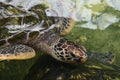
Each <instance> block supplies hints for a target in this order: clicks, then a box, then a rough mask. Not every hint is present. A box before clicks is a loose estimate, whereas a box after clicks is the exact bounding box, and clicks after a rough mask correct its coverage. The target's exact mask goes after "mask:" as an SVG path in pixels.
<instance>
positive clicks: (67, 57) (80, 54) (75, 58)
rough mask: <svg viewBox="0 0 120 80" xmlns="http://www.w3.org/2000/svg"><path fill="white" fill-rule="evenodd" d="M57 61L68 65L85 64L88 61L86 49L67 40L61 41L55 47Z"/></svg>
mask: <svg viewBox="0 0 120 80" xmlns="http://www.w3.org/2000/svg"><path fill="white" fill-rule="evenodd" d="M54 50H55V56H53V57H55V58H56V59H58V60H60V61H63V62H67V63H83V62H85V61H86V60H87V54H86V49H85V48H84V47H83V46H81V45H79V44H76V43H74V42H73V41H69V40H66V39H60V40H59V43H58V44H56V45H55V47H54Z"/></svg>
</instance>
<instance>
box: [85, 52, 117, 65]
mask: <svg viewBox="0 0 120 80" xmlns="http://www.w3.org/2000/svg"><path fill="white" fill-rule="evenodd" d="M87 55H88V59H92V60H93V59H95V60H97V61H100V62H103V63H108V64H112V63H113V62H114V60H115V54H113V53H112V52H108V53H104V54H101V53H100V54H99V53H91V52H88V53H87Z"/></svg>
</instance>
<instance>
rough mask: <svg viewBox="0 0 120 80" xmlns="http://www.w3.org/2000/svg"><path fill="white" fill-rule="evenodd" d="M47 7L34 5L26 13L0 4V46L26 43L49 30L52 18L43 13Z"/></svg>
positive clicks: (52, 21)
mask: <svg viewBox="0 0 120 80" xmlns="http://www.w3.org/2000/svg"><path fill="white" fill-rule="evenodd" d="M46 8H47V7H46V6H45V5H43V4H40V5H36V6H34V7H32V8H30V9H29V10H28V11H25V10H21V9H20V8H19V7H15V6H12V5H9V4H5V3H2V2H0V22H1V23H0V46H3V45H5V44H8V43H19V42H22V43H23V42H24V43H25V42H28V41H29V40H33V39H35V37H37V36H39V34H40V33H42V32H44V31H45V30H47V29H48V30H49V28H50V26H51V25H53V24H54V23H55V21H54V17H48V16H47V15H46V13H45V11H44V10H45V9H46Z"/></svg>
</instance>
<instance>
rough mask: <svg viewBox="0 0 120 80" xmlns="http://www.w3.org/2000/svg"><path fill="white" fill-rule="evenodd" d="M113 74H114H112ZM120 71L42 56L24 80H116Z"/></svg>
mask: <svg viewBox="0 0 120 80" xmlns="http://www.w3.org/2000/svg"><path fill="white" fill-rule="evenodd" d="M111 72H112V73H111ZM118 78H119V79H120V73H119V71H116V70H113V69H107V68H106V69H104V68H103V69H101V68H95V67H92V68H91V67H88V66H86V63H84V64H68V63H62V62H59V61H56V60H55V59H53V58H51V57H50V56H49V55H42V56H41V57H40V58H39V59H38V60H37V62H36V63H35V64H34V65H33V66H32V67H31V69H30V70H29V73H28V74H27V75H26V77H25V79H24V80H113V79H114V80H115V79H118Z"/></svg>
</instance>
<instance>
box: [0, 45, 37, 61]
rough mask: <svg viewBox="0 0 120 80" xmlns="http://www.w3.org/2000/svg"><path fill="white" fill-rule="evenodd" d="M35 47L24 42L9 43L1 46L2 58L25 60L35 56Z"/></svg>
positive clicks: (0, 53)
mask: <svg viewBox="0 0 120 80" xmlns="http://www.w3.org/2000/svg"><path fill="white" fill-rule="evenodd" d="M34 56H35V51H34V49H33V48H31V47H28V46H26V45H22V44H15V45H8V46H5V47H2V48H0V60H1V61H2V60H24V59H29V58H33V57H34Z"/></svg>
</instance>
